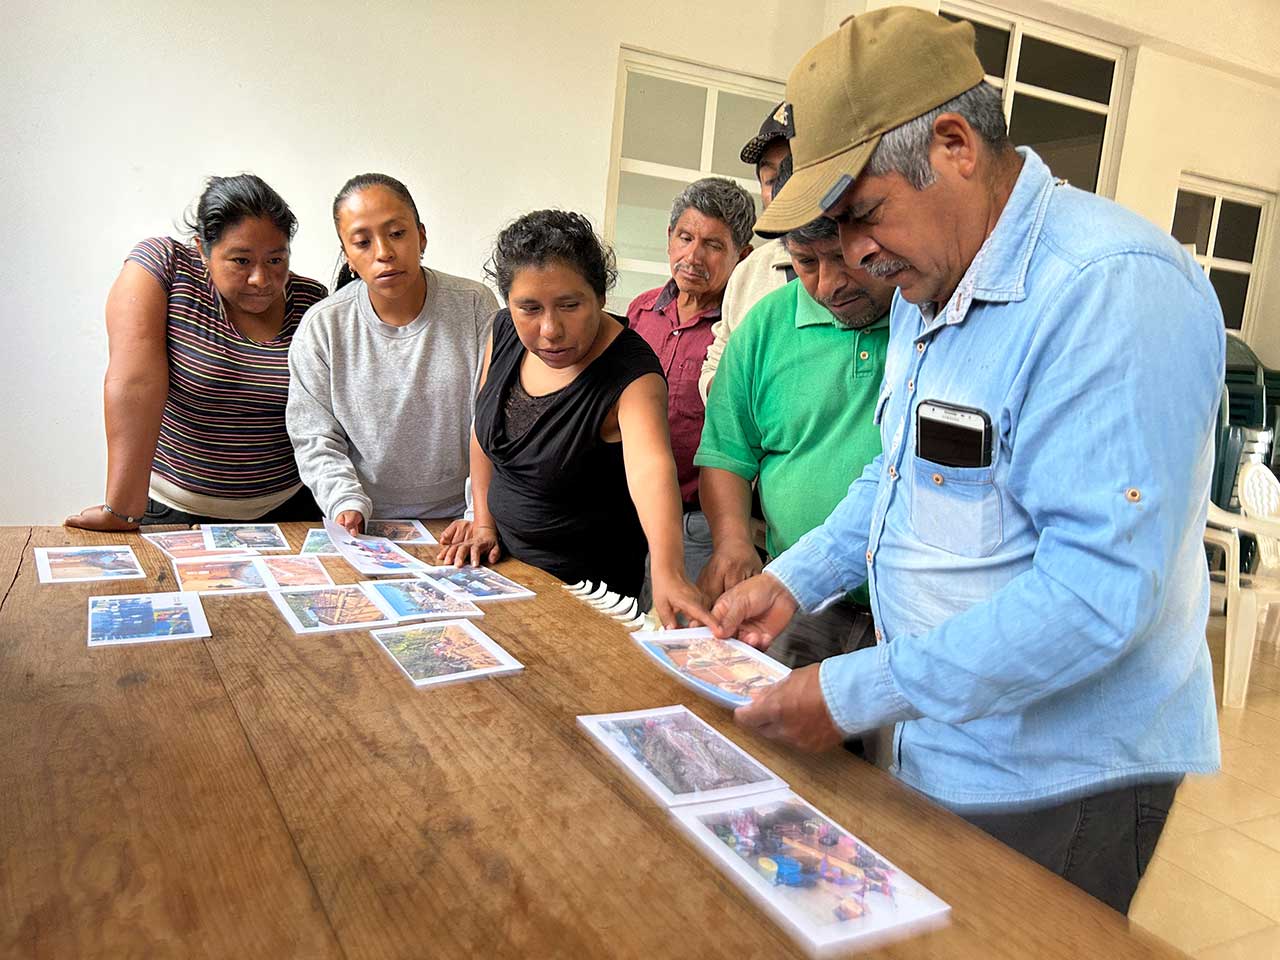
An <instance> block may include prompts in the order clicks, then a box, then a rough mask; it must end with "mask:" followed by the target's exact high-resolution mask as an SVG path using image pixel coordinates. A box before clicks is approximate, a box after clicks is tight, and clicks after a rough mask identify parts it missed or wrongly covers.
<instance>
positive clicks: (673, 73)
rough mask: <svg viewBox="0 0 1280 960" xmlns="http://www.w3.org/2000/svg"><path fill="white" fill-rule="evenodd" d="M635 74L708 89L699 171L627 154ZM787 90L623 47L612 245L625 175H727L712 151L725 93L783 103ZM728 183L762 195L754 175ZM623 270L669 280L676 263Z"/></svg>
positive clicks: (612, 177)
mask: <svg viewBox="0 0 1280 960" xmlns="http://www.w3.org/2000/svg"><path fill="white" fill-rule="evenodd" d="M633 72H636V73H643V74H647V75H649V76H655V77H662V78H663V79H665V80H676V81H679V82H680V83H687V84H691V85H693V86H697V87H702V88H704V89H705V90H706V91H707V105H706V112H705V113H704V115H703V119H702V156H701V158H700V160H699V163H698V169H696V170H694V169H691V168H689V167H674V166H669V165H667V164H664V163H653V162H651V161H647V160H633V159H631V158H629V157H624V156H622V125H623V120H624V118H625V117H626V108H627V103H626V100H627V77H628V75H629V74H631V73H633ZM785 90H786V84H785V83H784V82H783V81H782V80H778V79H776V78H773V77H764V76H757V75H754V74H749V73H741V72H736V71H732V70H725V69H723V68H721V67H713V66H709V65H707V64H703V63H698V62H696V61H693V60H683V59H679V58H677V57H668V56H663V55H662V54H659V53H654V52H652V51H649V50H641V49H639V48H636V47H628V46H626V45H623V47H622V51H621V54H620V56H619V57H618V88H617V93H616V95H615V97H614V107H613V140H612V143H611V144H610V147H609V184H608V188H607V193H606V194H605V207H604V236H605V239H606V240H608V241H609V243H610V244H612V243H613V242H614V233H615V230H616V228H617V219H618V187H619V184H620V183H621V182H622V174H624V173H635V174H640V175H641V176H646V177H659V178H662V179H664V180H676V181H679V182H681V183H693V182H694V181H695V180H701V179H702V178H703V177H711V176H717V177H718V176H723V174H718V173H715V172H713V171H712V169H711V158H712V150H713V148H714V145H715V141H714V137H713V134H714V131H715V124H716V104H717V102H718V99H719V94H720V92H721V91H724V92H726V93H736V94H740V95H743V96H750V97H759V98H760V99H762V100H769V101H771V102H775V103H776V102H777V101H779V100H781V99H783V96H784V94H785ZM761 119H763V115H762V116H761ZM728 179H730V180H732V181H733V182H734V183H737V184H739V185H740V186H742V187H743V188H744V189H746V190H747V192H748V193H750V194H752V195H753V196H757V197H758V196H760V184H759V183H758V182H757V181H756V180H755V178H754V177H752V178H747V177H729V178H728ZM618 269H619V270H625V271H627V272H630V273H649V274H653V275H654V276H655V277H659V278H663V279H669V278H670V276H671V265H670V264H669V263H667V262H666V261H665V260H662V261H658V260H638V259H633V258H631V257H620V258H619V259H618Z"/></svg>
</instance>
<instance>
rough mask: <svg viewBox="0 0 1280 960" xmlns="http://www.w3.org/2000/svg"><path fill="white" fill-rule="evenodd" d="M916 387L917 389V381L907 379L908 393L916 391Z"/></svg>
mask: <svg viewBox="0 0 1280 960" xmlns="http://www.w3.org/2000/svg"><path fill="white" fill-rule="evenodd" d="M915 389H916V382H915V381H914V380H908V381H907V393H914V392H915Z"/></svg>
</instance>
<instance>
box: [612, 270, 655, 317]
mask: <svg viewBox="0 0 1280 960" xmlns="http://www.w3.org/2000/svg"><path fill="white" fill-rule="evenodd" d="M669 279H670V278H669V277H660V276H658V275H657V274H653V273H639V272H638V271H633V270H620V271H618V282H617V284H615V285H614V288H613V289H612V290H610V291H609V297H608V299H607V300H606V301H605V309H606V310H608V311H609V312H610V313H612V314H616V315H617V316H620V317H625V316H626V315H627V307H629V306H631V301H632V300H634V299H635V298H636V297H638V296H640V294H642V293H644V292H645V291H646V290H652V289H653V288H654V287H660V286H662V285H663V284H665V283H666V282H667V280H669Z"/></svg>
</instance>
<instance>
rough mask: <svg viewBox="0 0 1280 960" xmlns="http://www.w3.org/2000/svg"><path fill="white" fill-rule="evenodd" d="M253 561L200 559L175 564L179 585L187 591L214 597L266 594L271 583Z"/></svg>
mask: <svg viewBox="0 0 1280 960" xmlns="http://www.w3.org/2000/svg"><path fill="white" fill-rule="evenodd" d="M254 559H255V558H253V557H243V558H233V559H229V560H221V559H209V558H206V557H198V558H195V559H190V560H176V561H174V564H173V570H174V573H175V574H176V575H177V578H178V585H179V586H180V587H182V589H183V590H193V591H195V592H197V593H213V592H218V591H231V590H235V591H240V592H245V593H247V592H249V591H252V590H266V589H267V582H266V580H265V579H264V578H263V576H262V572H261V570H259V569H258V565H257V564H256V563H254Z"/></svg>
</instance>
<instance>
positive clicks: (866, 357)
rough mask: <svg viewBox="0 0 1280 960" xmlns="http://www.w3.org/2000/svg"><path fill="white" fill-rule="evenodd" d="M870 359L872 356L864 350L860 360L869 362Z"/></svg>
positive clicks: (859, 357) (859, 355)
mask: <svg viewBox="0 0 1280 960" xmlns="http://www.w3.org/2000/svg"><path fill="white" fill-rule="evenodd" d="M870 358H871V354H869V353H867V351H865V350H863V351H862V352H861V353H860V354H858V359H859V360H869V359H870Z"/></svg>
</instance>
